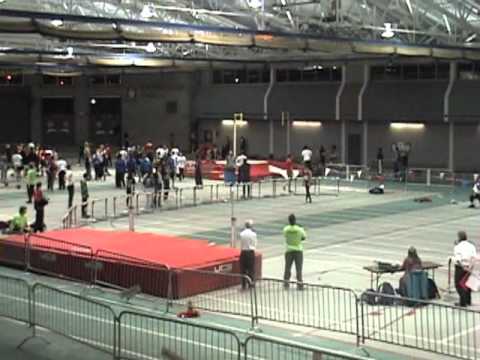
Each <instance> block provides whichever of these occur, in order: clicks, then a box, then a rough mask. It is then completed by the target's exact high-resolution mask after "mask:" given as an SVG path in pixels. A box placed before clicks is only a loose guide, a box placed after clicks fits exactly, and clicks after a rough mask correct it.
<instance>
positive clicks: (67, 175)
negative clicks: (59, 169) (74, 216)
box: [65, 165, 75, 209]
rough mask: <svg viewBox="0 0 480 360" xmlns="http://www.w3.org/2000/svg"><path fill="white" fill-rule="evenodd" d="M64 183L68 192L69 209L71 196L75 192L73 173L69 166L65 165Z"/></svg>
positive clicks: (71, 204)
mask: <svg viewBox="0 0 480 360" xmlns="http://www.w3.org/2000/svg"><path fill="white" fill-rule="evenodd" d="M65 182H66V184H67V191H68V208H69V209H70V208H71V207H72V206H73V194H74V191H75V186H74V181H73V171H72V168H71V167H70V165H67V171H66V172H65Z"/></svg>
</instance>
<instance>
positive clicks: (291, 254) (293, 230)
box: [283, 214, 307, 290]
mask: <svg viewBox="0 0 480 360" xmlns="http://www.w3.org/2000/svg"><path fill="white" fill-rule="evenodd" d="M283 235H284V237H285V242H286V245H287V250H286V252H285V272H284V275H283V279H284V281H285V282H284V288H285V289H289V287H290V284H289V281H290V276H291V270H292V265H293V263H295V271H296V275H297V289H298V290H303V277H302V272H303V242H304V241H305V239H306V237H307V235H306V233H305V230H304V229H303V228H302V227H301V226H299V225H297V219H296V217H295V215H294V214H290V216H289V217H288V225H287V226H285V227H284V229H283Z"/></svg>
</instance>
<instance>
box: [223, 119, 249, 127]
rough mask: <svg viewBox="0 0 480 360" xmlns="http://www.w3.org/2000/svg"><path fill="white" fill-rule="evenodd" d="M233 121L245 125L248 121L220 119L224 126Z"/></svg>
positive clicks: (231, 123) (230, 124) (231, 124)
mask: <svg viewBox="0 0 480 360" xmlns="http://www.w3.org/2000/svg"><path fill="white" fill-rule="evenodd" d="M235 123H237V126H245V125H247V124H248V121H246V120H237V121H233V120H222V125H225V126H233V125H234V124H235Z"/></svg>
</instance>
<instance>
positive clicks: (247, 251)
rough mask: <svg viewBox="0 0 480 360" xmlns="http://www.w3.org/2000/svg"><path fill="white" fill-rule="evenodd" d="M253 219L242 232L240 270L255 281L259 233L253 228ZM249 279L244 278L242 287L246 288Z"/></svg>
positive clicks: (246, 223)
mask: <svg viewBox="0 0 480 360" xmlns="http://www.w3.org/2000/svg"><path fill="white" fill-rule="evenodd" d="M252 226H253V221H252V220H247V221H246V222H245V229H244V230H243V231H242V232H241V233H240V248H241V252H240V271H241V274H243V275H244V276H248V277H249V278H250V280H251V281H252V283H251V284H249V285H252V284H253V282H254V281H255V249H256V248H257V233H256V232H255V231H254V230H253V228H252ZM246 287H247V281H246V280H245V279H242V289H246Z"/></svg>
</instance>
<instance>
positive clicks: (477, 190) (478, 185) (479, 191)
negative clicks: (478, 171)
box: [469, 176, 480, 209]
mask: <svg viewBox="0 0 480 360" xmlns="http://www.w3.org/2000/svg"><path fill="white" fill-rule="evenodd" d="M475 200H478V201H480V176H479V177H478V178H477V180H476V181H475V184H473V188H472V194H471V195H470V206H469V207H470V208H472V209H473V208H475Z"/></svg>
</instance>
